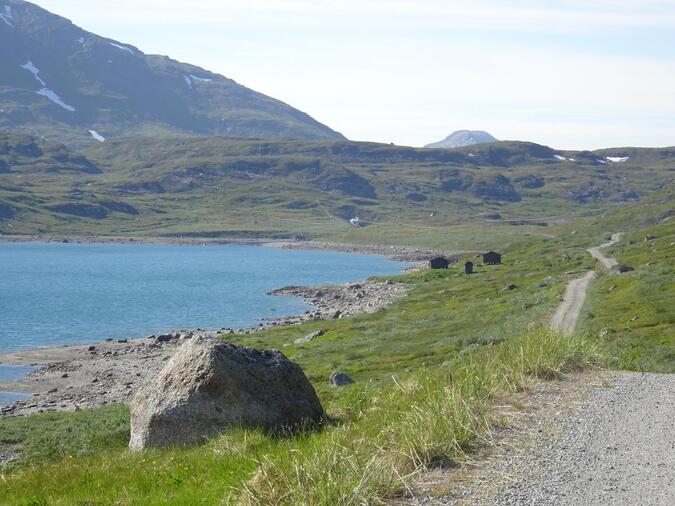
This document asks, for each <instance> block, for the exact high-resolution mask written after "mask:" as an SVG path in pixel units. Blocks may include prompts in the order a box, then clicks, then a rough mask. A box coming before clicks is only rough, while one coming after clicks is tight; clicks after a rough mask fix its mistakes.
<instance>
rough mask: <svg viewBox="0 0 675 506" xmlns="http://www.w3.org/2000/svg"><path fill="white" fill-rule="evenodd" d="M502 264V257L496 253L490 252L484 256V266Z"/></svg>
mask: <svg viewBox="0 0 675 506" xmlns="http://www.w3.org/2000/svg"><path fill="white" fill-rule="evenodd" d="M501 263H502V256H501V255H500V254H499V253H495V252H494V251H488V252H487V253H485V254H484V255H483V264H485V265H498V264H501Z"/></svg>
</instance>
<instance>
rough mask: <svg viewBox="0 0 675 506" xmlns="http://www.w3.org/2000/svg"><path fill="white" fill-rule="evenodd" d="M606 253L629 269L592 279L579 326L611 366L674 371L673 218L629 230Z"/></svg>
mask: <svg viewBox="0 0 675 506" xmlns="http://www.w3.org/2000/svg"><path fill="white" fill-rule="evenodd" d="M647 236H653V237H655V239H653V240H648V241H647V240H645V237H647ZM610 254H612V255H614V256H615V257H616V258H617V260H618V261H619V263H620V264H623V265H627V266H630V267H633V268H634V270H633V271H631V272H628V273H625V274H621V275H616V274H613V273H602V274H601V275H600V276H599V277H598V278H597V280H596V281H595V282H594V283H593V284H592V285H591V289H590V291H589V297H588V303H587V304H586V307H585V310H584V313H583V314H582V319H581V321H580V326H581V328H582V329H583V331H584V332H586V334H588V335H594V336H598V337H599V338H600V340H601V342H602V343H603V345H604V347H605V348H606V350H607V352H608V353H609V355H610V356H611V357H612V362H611V364H612V365H613V366H614V367H617V368H620V369H629V370H636V371H652V372H667V373H673V372H675V305H673V301H674V300H675V284H674V283H673V265H675V222H674V221H673V220H669V221H667V222H664V223H659V224H657V225H653V226H647V227H645V228H641V229H639V230H638V231H633V232H629V233H627V234H626V235H625V236H624V238H623V240H622V242H621V243H620V244H618V245H616V246H614V247H613V248H612V249H611V250H610Z"/></svg>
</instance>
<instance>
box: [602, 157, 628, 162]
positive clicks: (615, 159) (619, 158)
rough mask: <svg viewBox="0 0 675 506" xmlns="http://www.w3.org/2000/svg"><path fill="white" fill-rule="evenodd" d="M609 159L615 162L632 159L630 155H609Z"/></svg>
mask: <svg viewBox="0 0 675 506" xmlns="http://www.w3.org/2000/svg"><path fill="white" fill-rule="evenodd" d="M607 160H609V161H610V162H613V163H623V162H627V161H628V160H630V157H629V156H608V157H607Z"/></svg>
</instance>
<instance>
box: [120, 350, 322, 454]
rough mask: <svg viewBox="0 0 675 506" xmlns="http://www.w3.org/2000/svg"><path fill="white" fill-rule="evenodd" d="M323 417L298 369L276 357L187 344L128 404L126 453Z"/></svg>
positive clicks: (282, 428) (275, 353)
mask: <svg viewBox="0 0 675 506" xmlns="http://www.w3.org/2000/svg"><path fill="white" fill-rule="evenodd" d="M323 414H324V412H323V408H322V407H321V403H320V402H319V399H318V397H317V396H316V392H315V391H314V388H313V387H312V385H311V384H310V383H309V381H308V380H307V378H306V376H305V374H304V373H303V372H302V369H300V366H298V365H297V364H296V363H294V362H291V361H290V360H288V359H287V358H286V357H285V356H284V355H283V354H282V353H281V352H279V351H276V350H272V351H259V350H254V349H251V348H246V347H243V346H236V345H233V344H227V343H223V342H220V341H216V340H210V339H209V340H205V339H196V338H195V339H191V340H189V342H187V343H186V344H184V345H183V346H182V347H181V348H180V349H179V351H178V352H177V353H176V354H175V355H174V357H173V358H172V359H171V360H170V361H169V362H168V363H167V364H166V367H164V369H162V371H161V372H160V373H159V374H158V375H157V376H156V377H155V378H154V379H153V380H151V381H150V382H149V383H148V384H146V385H145V386H144V387H142V388H141V389H140V390H139V391H138V393H137V394H136V396H135V397H134V399H133V401H132V402H131V440H130V442H129V447H130V448H132V449H134V450H141V449H144V448H149V447H167V446H173V445H178V446H187V445H193V444H198V443H201V442H204V441H205V440H206V439H207V438H209V437H212V436H215V435H217V434H219V433H221V432H222V431H223V430H224V429H227V428H229V427H246V428H261V429H263V430H265V431H267V432H271V433H280V432H284V431H288V430H293V429H295V428H297V427H299V426H301V425H303V424H307V423H310V424H311V423H317V422H319V421H320V420H321V419H322V417H323Z"/></svg>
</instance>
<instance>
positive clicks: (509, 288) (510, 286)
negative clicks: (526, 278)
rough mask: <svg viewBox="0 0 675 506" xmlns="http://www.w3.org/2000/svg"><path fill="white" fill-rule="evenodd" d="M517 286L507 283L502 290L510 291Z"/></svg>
mask: <svg viewBox="0 0 675 506" xmlns="http://www.w3.org/2000/svg"><path fill="white" fill-rule="evenodd" d="M516 288H518V286H517V285H514V284H510V285H507V286H505V287H504V288H502V292H509V291H511V290H515V289H516Z"/></svg>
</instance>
